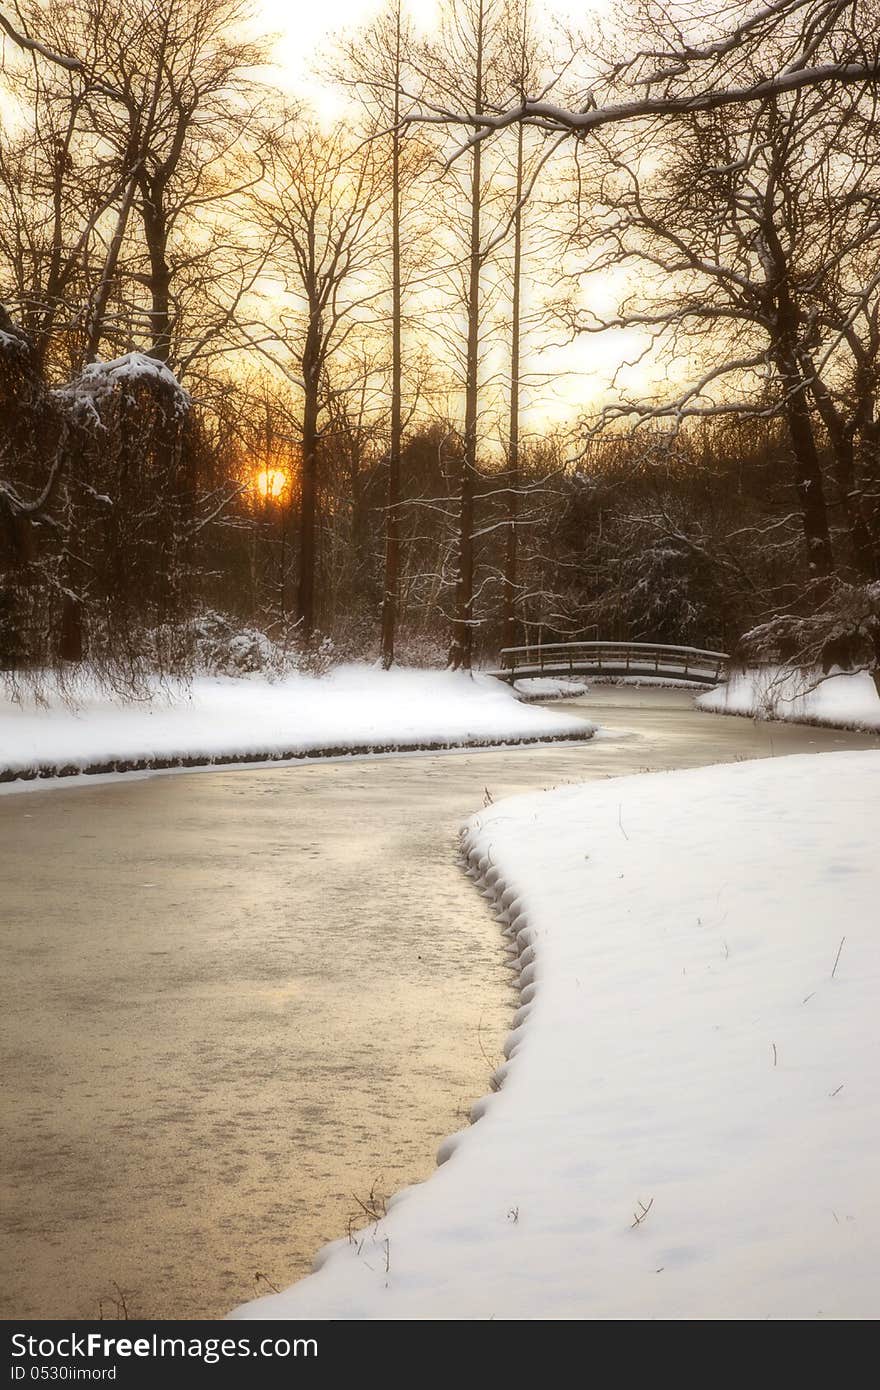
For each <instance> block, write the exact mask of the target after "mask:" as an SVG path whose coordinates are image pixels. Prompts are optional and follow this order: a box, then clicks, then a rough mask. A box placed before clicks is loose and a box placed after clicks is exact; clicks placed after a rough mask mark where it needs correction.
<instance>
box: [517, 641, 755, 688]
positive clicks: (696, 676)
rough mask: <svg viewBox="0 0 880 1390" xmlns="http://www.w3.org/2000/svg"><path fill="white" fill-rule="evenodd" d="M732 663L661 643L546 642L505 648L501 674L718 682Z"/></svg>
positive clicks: (723, 657)
mask: <svg viewBox="0 0 880 1390" xmlns="http://www.w3.org/2000/svg"><path fill="white" fill-rule="evenodd" d="M729 660H730V658H729V656H728V655H727V653H726V652H715V651H706V650H704V649H703V648H702V647H679V646H672V645H670V644H666V643H657V642H541V643H531V644H529V645H527V646H524V647H504V648H503V649H502V651H501V674H502V675H503V676H504V677H505V678H506V679H508V680H511V681H512V680H515V679H516V677H517V675H525V674H526V673H529V674H531V675H534V674H535V673H538V674H543V673H547V674H548V675H560V674H570V675H576V674H581V673H583V674H588V673H589V672H594V673H598V674H602V673H603V672H606V673H607V674H608V675H626V674H628V673H630V672H631V673H632V674H633V675H658V676H678V677H679V678H681V679H684V680H686V679H693V680H699V681H703V682H707V683H708V682H712V683H716V682H717V681H719V680H721V679H722V678H723V676H724V674H725V671H726V667H727V663H728V661H729Z"/></svg>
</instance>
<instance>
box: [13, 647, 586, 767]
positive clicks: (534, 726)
mask: <svg viewBox="0 0 880 1390" xmlns="http://www.w3.org/2000/svg"><path fill="white" fill-rule="evenodd" d="M592 732H593V726H592V725H591V724H589V723H587V722H585V721H584V720H582V719H578V718H576V717H575V716H573V715H570V714H563V713H557V712H555V711H549V710H541V709H537V708H534V707H530V706H527V705H524V704H522V703H521V702H520V701H519V700H517V698H516V696H515V695H514V694H513V692H512V691H511V690H510V689H509V688H508V687H507V686H505V685H503V684H502V683H501V682H499V681H496V680H493V679H492V678H491V677H488V676H477V677H475V678H473V679H471V678H470V677H469V676H467V675H465V674H462V673H456V672H450V671H424V670H400V669H394V670H392V671H389V672H384V671H380V670H378V669H377V668H375V667H370V666H358V665H351V666H342V667H337V668H336V669H335V670H333V671H332V672H330V673H329V674H327V675H325V676H322V677H316V676H308V675H303V674H299V673H295V674H292V675H289V676H286V677H284V678H282V679H279V680H277V681H269V680H267V679H266V678H265V677H264V676H251V677H222V676H214V677H207V676H206V677H201V678H198V679H196V680H194V681H193V682H192V684H191V685H189V686H184V685H178V686H170V687H164V686H159V685H157V686H156V688H155V689H154V691H153V698H152V699H151V700H147V701H140V702H137V703H123V702H119V701H114V700H112V699H110V698H109V697H108V696H106V695H102V694H101V693H100V692H99V691H97V690H96V689H95V688H94V687H92V688H88V687H86V688H85V689H84V690H83V691H82V692H81V694H80V696H79V699H78V703H77V706H76V707H75V708H70V707H69V706H68V705H66V704H65V703H64V701H63V700H62V699H61V698H60V696H59V695H58V693H57V691H56V692H55V694H54V695H53V694H52V693H51V692H50V694H49V696H48V703H47V705H46V707H39V706H35V705H24V704H22V705H19V704H17V703H15V702H14V701H13V700H12V699H11V698H9V696H0V774H2V772H3V771H4V770H6V771H12V772H15V773H18V774H19V775H21V774H28V773H30V775H33V772H34V770H35V769H41V770H42V775H44V776H51V775H52V773H53V772H56V771H61V770H62V769H63V770H65V771H71V772H76V771H81V770H84V769H87V768H95V769H96V770H97V771H108V770H110V768H108V766H107V765H108V764H113V763H115V762H129V763H130V762H137V761H139V762H142V763H143V762H147V763H151V762H153V761H154V760H163V761H168V760H171V761H174V760H183V759H187V760H194V761H201V762H209V761H210V760H211V759H217V758H226V759H230V758H235V759H236V760H245V759H258V758H265V757H282V756H283V757H297V756H303V755H306V754H309V753H318V752H325V751H328V750H333V751H335V752H337V753H345V752H351V751H369V750H372V749H388V748H418V747H421V746H425V745H431V746H440V747H459V746H465V745H467V744H474V743H477V744H482V743H505V742H516V741H520V740H523V739H527V740H536V741H537V740H541V739H549V738H557V737H560V736H562V737H568V738H574V737H577V738H589V737H590V735H591V733H592ZM123 770H124V769H123Z"/></svg>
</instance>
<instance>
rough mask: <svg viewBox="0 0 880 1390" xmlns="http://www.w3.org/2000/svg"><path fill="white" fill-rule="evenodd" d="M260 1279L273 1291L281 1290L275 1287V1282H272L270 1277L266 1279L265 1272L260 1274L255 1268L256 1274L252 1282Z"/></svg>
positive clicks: (257, 1281)
mask: <svg viewBox="0 0 880 1390" xmlns="http://www.w3.org/2000/svg"><path fill="white" fill-rule="evenodd" d="M261 1279H262V1281H263V1283H264V1284H268V1286H269V1288H270V1289H271V1290H272V1292H273V1293H280V1292H281V1290H280V1289H279V1288H277V1287H276V1285H275V1284H273V1283H272V1280H271V1279H267V1277H266V1275H265V1274H261V1273H260V1271H259V1270H257V1272H256V1274H255V1275H254V1283H255V1284H259V1282H260V1280H261Z"/></svg>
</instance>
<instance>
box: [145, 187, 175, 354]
mask: <svg viewBox="0 0 880 1390" xmlns="http://www.w3.org/2000/svg"><path fill="white" fill-rule="evenodd" d="M141 194H142V197H143V222H144V237H145V240H146V243H147V254H148V256H149V258H150V275H149V289H150V300H151V304H150V337H151V339H152V342H151V345H150V351H149V356H150V357H155V358H156V360H157V361H159V362H168V360H169V358H170V356H171V267H170V266H169V264H168V223H167V218H166V216H165V208H164V192H163V190H162V188H161V187H159V186H157V184H156V182H155V181H153V180H146V179H143V180H142V181H141Z"/></svg>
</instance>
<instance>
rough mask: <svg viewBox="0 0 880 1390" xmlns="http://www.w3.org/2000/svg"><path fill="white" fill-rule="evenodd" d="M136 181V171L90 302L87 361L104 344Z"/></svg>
mask: <svg viewBox="0 0 880 1390" xmlns="http://www.w3.org/2000/svg"><path fill="white" fill-rule="evenodd" d="M136 183H137V180H136V177H135V176H134V175H132V177H131V178H130V179H129V181H128V183H127V185H126V187H125V190H124V192H123V195H122V202H121V203H120V205H119V212H118V213H117V215H116V226H115V228H114V229H113V235H112V237H111V238H110V244H109V245H108V247H107V254H106V256H105V257H104V264H103V266H102V267H101V278H100V280H99V281H98V284H97V287H96V289H95V293H94V296H93V298H92V302H91V304H90V305H89V311H88V317H87V319H86V342H85V348H84V350H83V361H84V362H94V361H95V359H96V358H97V356H98V348H99V347H100V345H101V337H102V335H103V332H104V318H105V315H106V313H107V304H108V302H109V300H110V291H111V289H112V287H113V277H114V275H115V274H116V266H117V264H118V262H119V253H120V251H121V250H122V242H123V238H124V236H125V231H126V228H127V226H128V218H129V213H130V212H131V205H132V202H133V201H134V193H135V186H136Z"/></svg>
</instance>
